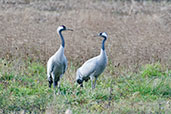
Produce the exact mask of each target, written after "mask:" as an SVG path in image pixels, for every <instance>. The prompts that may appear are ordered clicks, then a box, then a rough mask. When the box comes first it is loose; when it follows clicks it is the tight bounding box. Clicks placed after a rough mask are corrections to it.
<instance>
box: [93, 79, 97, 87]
mask: <svg viewBox="0 0 171 114" xmlns="http://www.w3.org/2000/svg"><path fill="white" fill-rule="evenodd" d="M96 81H97V77H95V81H94V86H93V89H94V88H95V87H96Z"/></svg>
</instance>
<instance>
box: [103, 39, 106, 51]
mask: <svg viewBox="0 0 171 114" xmlns="http://www.w3.org/2000/svg"><path fill="white" fill-rule="evenodd" d="M103 38H104V39H103V42H102V50H105V41H106V37H103Z"/></svg>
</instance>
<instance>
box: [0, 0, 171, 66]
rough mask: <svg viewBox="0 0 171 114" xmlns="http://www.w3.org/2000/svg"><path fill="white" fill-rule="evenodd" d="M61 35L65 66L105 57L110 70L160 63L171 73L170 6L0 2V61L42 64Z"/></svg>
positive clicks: (75, 0) (97, 0)
mask: <svg viewBox="0 0 171 114" xmlns="http://www.w3.org/2000/svg"><path fill="white" fill-rule="evenodd" d="M59 25H65V26H66V27H68V28H72V29H73V30H74V31H73V32H69V31H68V32H63V35H64V38H65V42H66V48H65V55H66V57H67V58H68V61H69V63H71V62H72V63H74V64H81V63H83V62H84V61H85V60H87V59H89V58H90V57H93V56H96V55H98V54H99V53H100V46H101V41H102V39H101V38H100V37H99V38H98V37H93V36H94V35H96V34H97V33H99V32H107V33H108V36H109V38H108V40H107V41H106V51H107V55H108V58H109V62H111V63H112V64H113V65H118V64H119V63H120V65H123V66H127V67H132V66H135V67H138V66H139V65H142V64H145V63H152V62H156V61H160V62H161V63H162V64H166V65H168V66H169V67H171V2H158V3H156V2H134V1H133V2H120V1H114V0H65V1H63V0H57V1H56V0H0V57H1V58H5V59H8V60H15V59H18V58H24V59H30V60H36V61H37V60H38V61H41V62H42V63H44V64H46V62H47V60H48V58H49V57H50V56H51V55H53V54H54V53H55V51H57V49H58V48H59V45H60V43H61V41H60V39H59V37H58V35H57V34H56V28H57V27H58V26H59Z"/></svg>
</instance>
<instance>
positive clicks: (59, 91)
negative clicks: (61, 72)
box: [58, 81, 61, 95]
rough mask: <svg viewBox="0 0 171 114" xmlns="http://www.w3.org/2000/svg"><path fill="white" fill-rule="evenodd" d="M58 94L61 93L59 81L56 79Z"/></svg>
mask: <svg viewBox="0 0 171 114" xmlns="http://www.w3.org/2000/svg"><path fill="white" fill-rule="evenodd" d="M58 94H59V95H60V94H61V90H60V82H59V81H58Z"/></svg>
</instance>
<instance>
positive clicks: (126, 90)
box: [0, 60, 171, 113]
mask: <svg viewBox="0 0 171 114" xmlns="http://www.w3.org/2000/svg"><path fill="white" fill-rule="evenodd" d="M14 64H16V63H15V62H11V63H9V62H8V61H6V60H1V61H0V109H1V111H2V112H3V113H11V112H23V111H24V112H25V113H30V112H32V113H33V112H34V113H64V112H65V111H66V110H67V109H70V110H72V112H73V113H102V112H103V113H129V112H130V113H169V111H170V102H171V100H170V98H171V83H170V82H171V70H168V69H167V68H163V67H162V66H161V64H160V63H155V64H147V65H145V66H142V68H140V69H139V72H138V73H133V72H129V73H128V72H125V73H124V69H122V71H123V72H122V73H120V74H118V75H111V74H110V73H107V72H108V71H110V72H116V70H117V69H120V68H113V67H111V65H109V66H108V68H107V69H106V72H105V73H104V74H103V75H101V76H100V78H99V80H98V81H97V87H96V89H95V90H91V85H90V81H89V82H88V83H84V85H85V86H84V88H80V87H79V86H78V85H77V84H76V83H75V69H76V68H75V67H74V66H72V65H71V66H69V70H68V72H67V73H66V74H65V76H64V77H63V78H62V80H61V95H56V97H55V96H54V93H53V88H51V89H49V88H48V81H47V80H46V78H47V77H46V69H45V68H46V67H45V66H44V65H42V64H40V63H38V62H29V61H25V62H24V64H23V65H22V66H18V67H20V70H19V71H17V70H14V69H18V68H14Z"/></svg>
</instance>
